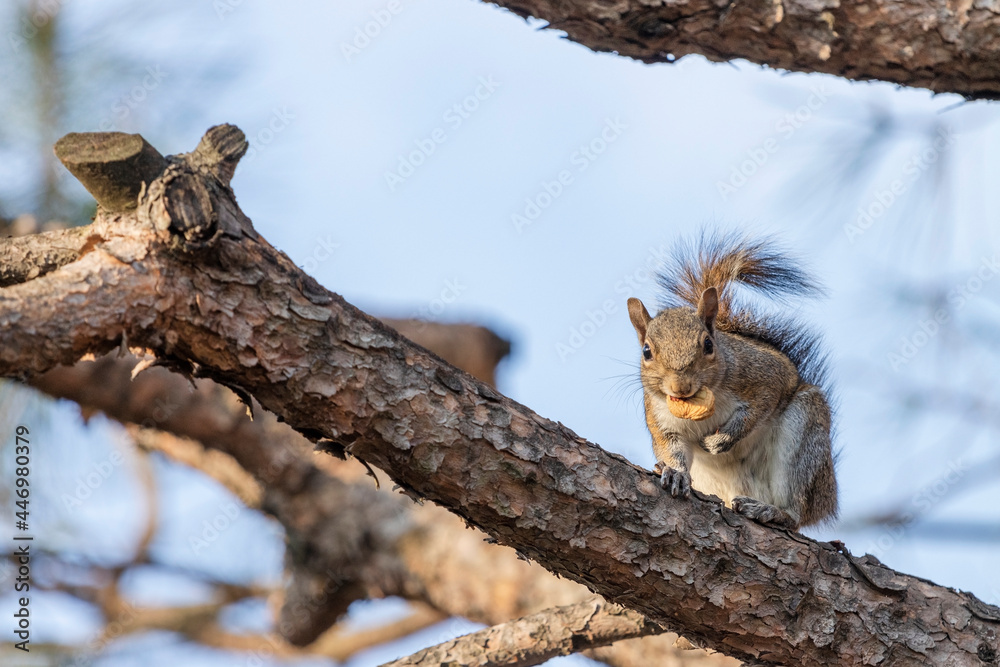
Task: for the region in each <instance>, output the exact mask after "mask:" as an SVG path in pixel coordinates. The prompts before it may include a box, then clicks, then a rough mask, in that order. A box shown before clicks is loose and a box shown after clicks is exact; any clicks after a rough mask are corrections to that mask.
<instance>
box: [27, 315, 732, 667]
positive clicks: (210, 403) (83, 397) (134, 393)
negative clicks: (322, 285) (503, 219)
mask: <svg viewBox="0 0 1000 667" xmlns="http://www.w3.org/2000/svg"><path fill="white" fill-rule="evenodd" d="M390 321H391V322H392V323H393V327H394V328H397V327H399V326H400V321H398V320H390ZM400 328H408V329H409V331H410V334H411V335H413V336H415V337H416V338H417V340H418V341H421V342H425V343H427V344H428V345H427V346H428V347H431V348H433V349H434V350H435V351H436V352H438V353H439V354H440V355H441V356H442V357H444V358H458V359H465V360H468V359H469V358H470V357H474V356H482V355H485V356H486V357H489V356H490V354H491V350H496V349H497V347H498V342H497V341H496V340H494V339H492V338H491V337H490V336H485V335H483V334H482V333H480V334H479V335H478V336H476V339H478V340H479V341H480V347H481V351H480V353H479V354H476V353H473V352H472V351H471V350H468V349H466V350H465V351H464V352H459V353H458V354H456V353H455V351H454V350H452V349H450V345H447V346H445V347H442V346H441V345H442V342H443V341H451V339H452V337H451V336H450V335H447V334H445V333H444V332H441V331H439V330H438V329H439V328H440V327H437V326H435V325H426V326H423V327H420V328H414V327H406V326H402V327H400ZM468 346H469V340H468V339H466V340H465V341H464V342H463V345H462V347H466V348H467V347H468ZM500 347H502V345H500ZM134 365H135V360H134V359H132V358H131V357H124V358H119V357H118V355H117V354H114V353H112V354H111V355H106V356H104V357H102V358H101V359H98V360H96V361H85V362H81V363H78V364H76V365H75V366H72V367H65V366H63V367H58V368H55V369H53V370H51V371H49V372H47V373H45V374H43V375H41V376H39V377H37V378H34V379H32V381H31V384H32V385H33V386H35V387H36V388H38V389H40V390H42V391H44V392H46V393H48V394H49V395H51V396H54V397H57V398H66V399H70V400H72V401H75V402H76V403H78V404H79V405H80V406H81V408H82V409H83V410H84V411H85V412H86V413H88V414H89V413H92V412H94V411H102V412H104V413H105V414H107V415H108V416H110V417H111V418H113V419H117V420H119V421H121V422H123V423H125V424H134V425H140V426H143V427H145V428H154V429H157V430H156V431H154V432H156V433H161V434H162V433H163V432H169V433H172V434H174V435H176V436H180V437H181V438H193V439H196V440H197V442H200V443H202V445H204V447H206V448H211V449H208V450H202V451H201V452H199V451H192V447H197V445H195V444H194V443H193V442H191V441H190V440H185V441H183V442H181V441H171V440H170V439H167V438H163V437H158V438H148V439H147V438H141V441H142V442H143V443H146V444H148V445H154V446H156V447H157V448H159V449H160V450H161V451H164V452H165V453H166V454H167V455H169V456H171V457H172V458H175V459H177V460H180V461H182V462H185V463H187V464H188V465H195V466H197V467H199V468H201V469H202V470H203V471H205V472H206V473H207V474H210V475H212V476H213V477H215V478H216V479H217V480H218V481H220V482H221V483H223V484H224V485H225V486H227V487H228V488H230V489H231V490H232V491H233V493H235V494H236V495H238V496H239V497H240V498H241V499H243V501H244V502H245V503H247V504H248V505H249V506H251V507H256V508H261V509H265V510H266V511H268V512H269V513H271V514H272V516H274V517H275V518H276V519H278V521H280V522H281V523H282V525H284V526H285V528H286V530H287V531H288V535H289V540H290V541H291V542H293V543H295V544H296V545H298V549H296V550H295V551H294V552H293V555H294V554H295V553H302V552H306V553H310V554H312V557H311V558H310V559H309V561H308V562H306V563H301V564H299V563H291V566H292V568H293V572H294V573H295V576H296V577H299V578H306V579H309V580H313V581H315V582H317V584H318V585H319V586H320V587H321V588H322V591H323V593H324V594H325V600H324V602H323V604H317V605H315V606H316V607H317V610H316V612H317V613H314V614H312V615H310V616H309V617H308V618H302V619H301V621H300V622H296V623H292V624H289V625H282V624H279V631H282V632H284V633H285V634H286V635H287V636H289V637H290V638H291V637H293V636H297V637H299V638H300V639H301V641H300V642H299V643H303V641H307V640H309V639H310V638H312V637H315V636H317V635H318V634H319V633H320V632H322V631H324V630H325V629H326V625H325V624H324V622H328V621H329V620H330V619H331V618H332V616H333V615H334V614H335V613H336V611H335V610H337V609H343V608H344V607H346V605H347V604H349V603H350V602H351V601H353V600H354V599H357V598H359V597H360V596H362V595H363V596H369V597H370V596H380V595H396V596H401V597H405V598H409V599H414V600H419V601H423V602H426V603H428V604H430V605H432V606H433V607H434V608H435V609H438V610H440V611H442V612H445V613H447V614H449V615H453V616H462V617H465V618H468V619H470V620H473V621H476V622H479V623H485V624H487V625H495V624H498V623H503V622H506V621H510V620H511V619H515V618H518V617H521V616H526V615H530V614H537V613H538V612H539V611H541V610H545V609H547V608H550V607H557V606H564V605H568V604H572V603H574V602H577V601H580V600H584V599H586V598H587V597H589V595H590V594H589V591H587V589H585V588H584V587H582V586H580V585H579V584H575V583H573V582H571V581H568V580H566V579H559V578H556V577H553V576H552V575H550V574H549V573H548V572H546V571H545V570H543V569H542V568H540V567H538V566H537V565H534V564H532V563H529V562H526V561H523V560H520V559H518V558H517V557H516V556H515V554H514V553H513V552H512V551H511V550H510V549H506V548H500V547H497V546H494V545H491V544H487V543H485V542H484V541H483V539H482V538H483V535H482V533H480V532H479V531H478V530H476V531H472V530H469V529H467V528H466V527H465V526H464V525H463V524H462V522H461V521H460V520H459V519H458V518H457V517H455V516H454V515H452V514H450V513H448V512H447V511H445V510H443V509H441V508H440V507H437V506H436V505H432V504H429V503H424V504H422V505H417V504H415V503H413V502H411V501H410V500H408V499H405V498H401V497H400V496H399V495H398V494H396V493H393V492H391V491H390V490H389V489H387V488H386V487H385V485H383V486H382V488H381V490H376V489H374V488H373V484H372V482H371V480H370V479H369V478H367V477H366V476H365V472H364V469H363V468H362V467H361V466H359V465H357V464H356V463H354V462H352V461H339V460H337V459H334V458H332V457H328V456H323V457H320V458H318V459H317V458H315V455H314V454H313V452H312V446H311V444H310V443H309V442H308V441H307V440H305V439H304V438H302V436H300V435H299V434H297V433H295V432H294V431H293V430H292V429H291V428H289V427H288V426H287V425H285V424H279V423H277V422H276V421H275V419H274V417H273V415H271V413H268V412H259V411H258V414H257V415H256V417H255V419H253V420H252V421H251V420H250V419H249V418H248V416H247V414H246V410H245V407H244V406H243V405H242V404H241V403H239V401H238V399H237V398H236V397H235V396H234V395H233V394H232V393H231V392H229V391H227V390H225V389H224V388H222V387H220V386H218V385H215V384H213V383H211V382H210V381H208V380H198V381H196V387H194V388H192V386H191V384H190V383H189V382H188V381H187V380H185V379H184V378H182V377H181V376H180V375H177V374H173V373H169V372H167V371H165V370H164V369H162V368H153V369H150V370H147V371H143V372H141V373H140V374H139V375H138V376H136V378H135V379H134V380H132V379H131V377H132V371H133V366H134ZM479 365H480V364H474V367H475V366H479ZM480 370H482V369H480ZM486 375H488V376H489V375H492V373H487V374H486ZM185 442H186V443H188V444H187V446H185V444H184V443H185ZM211 453H215V454H218V455H219V456H217V457H211V456H206V454H211ZM220 457H222V458H220ZM314 462H315V464H316V466H315V467H317V468H318V470H315V471H314V472H312V473H310V475H314V476H316V478H317V479H316V480H315V481H314V482H313V483H312V484H311V485H310V487H309V488H308V489H306V490H304V491H303V490H302V489H301V488H299V487H298V486H297V485H296V486H291V487H286V486H285V485H284V484H285V482H286V481H289V480H293V479H296V478H297V477H299V476H292V475H287V474H283V472H282V471H283V470H285V469H289V468H300V467H306V468H310V469H312V468H313V467H314V465H313V464H314ZM241 464H242V465H241ZM234 466H235V469H234ZM244 466H245V467H244ZM247 468H248V469H249V472H243V471H244V470H245V469H247ZM250 473H252V474H253V478H252V479H248V477H249V474H250ZM381 475H382V474H381V473H380V476H381ZM326 476H332V477H335V478H336V479H334V480H325V479H323V478H324V477H326ZM383 479H384V477H383ZM344 484H347V485H349V487H350V490H349V491H348V490H340V491H338V489H343V488H344ZM265 489H266V496H267V497H268V498H269V500H268V502H266V503H265V502H264V497H265V492H264V490H265ZM295 496H299V497H301V498H302V499H303V501H302V502H291V500H290V499H291V498H293V497H295ZM345 500H346V501H351V502H354V503H355V504H354V505H345V504H343V503H344V502H345ZM378 517H392V519H391V521H388V522H387V521H378V520H371V519H373V518H374V519H377V518H378ZM345 546H346V547H348V548H345ZM358 563H376V564H377V567H375V568H371V567H369V568H359V567H358V566H357V564H358ZM329 572H335V573H338V575H339V579H340V581H339V582H337V581H330V577H329V575H328V573H329ZM482 572H489V573H490V576H489V577H483V576H481V573H482ZM351 577H360V578H358V579H351ZM345 583H347V584H348V585H344V584H345ZM293 591H294V589H293ZM302 604H306V605H308V604H310V600H309V599H306V600H302V599H296V598H295V597H294V595H293V594H291V595H290V594H286V595H285V599H284V605H287V606H291V607H292V608H295V607H296V606H298V605H302ZM328 609H332V610H334V611H333V612H332V613H331V612H330V611H328ZM299 616H300V615H299V614H294V613H288V612H286V613H284V617H285V618H292V619H298V618H299ZM632 627H634V624H631V623H623V624H621V625H620V626H619V629H621V630H622V632H621V634H620V635H618V636H631V633H632ZM675 641H676V635H673V634H670V635H663V636H658V637H645V638H643V639H638V640H626V641H618V642H616V643H615V644H614V645H613V646H608V647H603V648H596V649H593V650H591V651H589V652H587V654H588V655H590V656H591V657H594V658H595V659H598V660H601V661H603V662H606V663H608V664H610V665H612V666H615V667H632V666H634V665H648V664H652V663H654V662H655V663H656V664H658V665H661V666H662V667H695V665H699V666H701V667H724V666H730V665H731V664H732V662H733V661H732V660H731V659H728V658H724V657H723V656H719V655H706V654H704V653H702V652H700V651H683V650H678V649H676V648H675V647H674V646H673V644H674V642H675ZM581 643H582V642H581ZM313 647H314V645H310V649H312V648H313ZM320 652H322V653H324V654H326V651H320Z"/></svg>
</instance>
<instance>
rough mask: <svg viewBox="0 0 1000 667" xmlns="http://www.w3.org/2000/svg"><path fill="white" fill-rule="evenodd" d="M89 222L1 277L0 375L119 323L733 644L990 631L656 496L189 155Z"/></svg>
mask: <svg viewBox="0 0 1000 667" xmlns="http://www.w3.org/2000/svg"><path fill="white" fill-rule="evenodd" d="M232 131H234V132H238V130H235V128H232ZM196 152H197V151H196ZM92 228H93V229H94V231H95V232H96V233H98V234H99V235H100V236H101V238H102V239H104V241H102V242H101V243H99V244H97V248H98V250H99V252H91V253H88V254H86V255H84V256H83V257H81V259H80V260H79V261H77V262H74V263H71V264H68V265H66V266H64V267H61V268H60V269H58V270H56V271H54V272H52V273H49V274H47V275H45V276H42V277H40V278H36V279H34V280H30V281H28V282H25V283H21V284H17V285H13V286H10V287H7V288H4V289H2V290H0V331H3V334H2V336H3V346H2V347H0V374H3V375H8V376H10V375H21V374H25V373H28V374H35V373H40V372H43V371H45V370H48V369H50V368H52V367H53V366H55V365H56V364H58V363H71V362H73V361H75V360H76V359H77V358H79V357H80V356H81V355H82V354H84V353H87V352H93V353H99V352H106V351H108V350H109V349H111V348H112V347H113V346H115V345H116V344H117V343H118V342H119V341H120V340H121V339H122V336H123V335H124V336H126V337H127V340H128V342H129V344H130V345H134V346H136V345H137V346H142V347H145V348H149V349H151V350H153V351H154V352H155V353H156V354H157V355H158V356H160V357H161V358H163V359H164V360H167V361H169V362H170V363H172V364H174V366H175V367H176V368H178V369H180V370H186V371H187V372H189V373H191V374H194V375H199V376H206V377H211V378H213V379H216V380H219V381H221V382H222V383H224V384H226V385H231V386H238V387H241V388H242V389H243V390H244V391H247V392H249V393H251V394H252V395H253V396H254V397H256V398H257V399H258V400H259V402H260V403H261V405H263V406H264V407H266V408H267V409H269V410H271V411H272V412H274V413H276V414H278V415H280V416H281V418H282V419H284V420H285V421H287V422H288V424H289V425H291V426H292V427H293V428H295V429H297V430H299V431H300V432H301V433H303V434H305V435H306V436H307V437H309V438H310V439H313V440H318V439H320V438H329V439H332V440H335V441H337V442H339V443H340V444H342V445H343V446H344V447H345V448H347V449H348V450H349V451H350V452H351V453H353V454H355V455H356V456H358V457H359V458H362V459H364V460H367V461H369V462H371V463H373V464H375V465H377V466H379V467H380V468H382V469H383V470H384V471H385V472H386V473H387V474H388V475H389V476H390V477H391V478H392V479H393V480H394V481H395V482H396V483H397V484H399V485H401V486H403V487H404V488H406V489H408V490H409V491H410V492H411V493H413V494H415V495H417V496H421V497H425V498H428V499H431V500H433V501H435V502H437V503H439V504H441V505H444V506H445V507H447V508H448V509H450V510H452V511H453V512H455V513H456V514H458V515H460V516H462V517H463V518H464V519H466V520H467V521H468V522H470V523H472V524H474V525H476V526H479V527H481V528H482V529H483V530H484V531H486V532H487V533H489V534H490V535H491V536H493V537H494V538H495V539H497V540H498V541H500V542H501V543H504V544H508V545H510V546H512V547H514V548H515V549H517V550H518V551H519V552H520V553H522V554H524V555H525V556H526V557H529V558H531V559H533V560H536V561H537V562H539V563H540V564H542V565H543V566H544V567H546V568H547V569H549V570H550V571H552V572H554V573H556V574H559V575H560V576H564V577H566V578H568V579H571V580H574V581H577V582H580V583H584V584H585V585H587V586H588V587H589V588H590V589H591V590H593V591H595V592H597V593H600V594H602V595H604V597H605V598H606V599H608V600H609V601H611V602H616V603H619V604H621V605H623V606H625V607H628V608H630V609H633V610H635V611H638V612H640V613H641V614H643V615H645V616H646V617H647V618H648V619H649V620H650V621H651V622H653V623H656V624H658V625H661V626H663V627H667V628H670V629H672V630H676V631H678V632H680V633H681V634H683V635H684V636H685V637H686V638H688V639H689V640H691V641H692V642H693V643H695V644H696V645H704V646H709V647H712V648H715V649H717V650H720V651H722V652H725V653H728V654H730V655H733V656H735V657H738V658H741V659H744V660H749V661H757V662H769V663H777V664H781V663H785V664H797V665H803V666H812V665H825V664H830V663H831V662H835V663H837V664H844V665H854V664H857V665H861V664H880V663H882V664H893V665H909V664H913V665H917V664H926V663H927V662H928V661H931V662H938V663H940V664H954V665H979V664H980V663H981V662H982V661H983V660H985V659H986V658H989V659H995V656H996V655H997V653H998V652H1000V647H998V645H997V631H998V629H1000V610H997V609H996V608H993V607H989V606H988V605H985V604H983V603H982V602H980V601H978V600H976V599H975V598H974V597H973V596H971V595H968V594H965V593H960V592H958V591H954V590H951V589H947V588H943V587H940V586H937V585H935V584H933V583H931V582H928V581H925V580H922V579H918V578H916V577H910V576H907V575H903V574H899V573H896V572H894V571H892V570H890V569H888V568H885V567H883V566H881V564H879V563H878V562H877V561H875V560H874V559H871V558H865V559H858V558H854V557H852V556H850V555H849V554H848V553H846V551H845V550H844V549H843V548H842V547H841V546H839V545H835V544H823V543H817V542H815V541H812V540H809V539H806V538H804V537H802V536H800V535H797V534H794V533H786V532H782V531H778V530H774V529H769V528H765V527H763V526H759V525H757V524H754V523H752V522H749V521H747V520H745V519H743V518H741V517H739V516H737V515H736V514H734V513H733V512H731V511H729V510H728V509H726V508H724V507H722V506H721V505H720V504H719V503H718V502H717V501H716V500H715V499H713V498H705V497H695V498H694V499H693V500H682V499H675V498H672V497H670V495H669V494H665V493H663V492H662V490H661V489H660V488H659V485H658V484H657V480H656V478H655V477H654V476H653V475H652V473H650V472H649V471H645V470H642V469H640V468H638V467H637V466H634V465H632V464H631V463H629V462H628V461H626V460H625V459H623V458H622V457H620V456H617V455H614V454H609V453H608V452H605V451H604V450H602V449H601V448H600V447H598V446H597V445H594V444H592V443H589V442H587V441H586V440H584V439H582V438H580V437H578V436H577V435H576V434H574V433H573V432H572V431H570V430H569V429H567V428H566V427H564V426H562V425H561V424H557V423H554V422H551V421H549V420H547V419H544V418H543V417H540V416H539V415H537V414H535V413H534V412H532V411H531V410H529V409H528V408H526V407H524V406H522V405H520V404H518V403H515V402H514V401H511V400H510V399H507V398H505V397H503V396H501V395H499V394H498V393H497V392H496V391H495V390H493V389H492V388H490V387H489V386H488V385H486V384H484V383H482V382H479V381H477V380H475V379H474V378H472V377H471V376H468V375H466V374H465V373H463V372H461V371H459V370H457V369H455V368H453V367H451V366H449V365H448V364H446V363H445V362H443V361H441V360H440V359H439V358H438V357H436V356H434V355H433V354H431V353H429V352H427V351H426V350H424V349H422V348H420V347H418V346H416V345H414V344H413V343H411V342H409V341H407V340H406V339H403V338H401V337H400V336H399V335H398V334H396V333H395V332H393V331H392V330H390V329H388V328H387V327H386V326H385V325H383V324H382V323H380V322H379V321H377V320H375V319H373V318H371V317H370V316H368V315H366V314H364V313H362V312H360V311H358V310H357V309H356V308H353V307H352V306H350V305H349V304H347V303H346V302H345V301H344V300H343V299H342V298H340V297H339V296H337V295H336V294H332V293H330V292H327V291H326V290H324V289H323V288H322V287H320V286H319V285H318V284H317V283H316V282H315V281H314V280H312V279H311V278H309V277H308V276H306V275H305V274H303V273H302V272H301V271H300V270H299V269H298V268H297V267H296V266H295V265H294V264H293V263H292V262H291V261H290V260H289V259H288V258H287V257H286V256H285V255H283V254H282V253H280V252H278V251H276V250H275V249H274V248H272V247H271V246H270V245H269V244H268V243H267V242H266V241H265V240H264V239H262V238H260V237H259V236H258V235H257V234H256V232H255V231H254V230H253V228H252V225H251V224H250V221H249V220H248V219H247V218H246V217H245V216H244V215H243V214H242V213H241V212H240V211H239V208H238V206H237V205H236V203H235V198H234V197H233V195H232V192H231V190H229V188H228V185H227V184H226V183H224V182H222V181H221V180H219V177H218V176H217V175H214V174H213V173H212V172H211V171H210V170H206V169H204V168H203V167H201V166H198V165H196V164H193V163H192V162H191V161H189V160H187V159H185V158H175V159H174V160H173V161H171V162H170V165H169V166H168V167H167V169H166V170H165V171H164V172H163V174H162V175H161V176H160V177H158V178H157V179H156V180H155V181H154V182H153V183H152V184H151V185H150V187H149V188H148V189H147V190H145V192H144V194H143V196H142V197H141V198H140V201H139V206H138V208H137V209H136V211H135V212H131V213H125V212H121V213H114V214H112V213H107V212H105V211H103V210H100V211H99V212H98V216H97V218H96V219H95V222H94V224H93V225H92ZM29 306H30V307H29ZM81 312H85V313H86V316H84V317H82V316H81ZM40 340H41V341H42V342H41V344H39V341H40ZM984 656H985V657H984Z"/></svg>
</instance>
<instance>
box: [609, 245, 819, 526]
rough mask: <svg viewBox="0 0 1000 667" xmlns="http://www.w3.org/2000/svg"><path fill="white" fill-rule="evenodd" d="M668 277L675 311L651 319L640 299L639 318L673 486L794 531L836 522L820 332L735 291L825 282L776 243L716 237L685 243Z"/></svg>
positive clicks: (669, 306)
mask: <svg viewBox="0 0 1000 667" xmlns="http://www.w3.org/2000/svg"><path fill="white" fill-rule="evenodd" d="M659 282H660V285H661V286H662V287H663V288H664V291H665V293H666V303H665V305H666V308H665V309H664V310H662V311H661V312H660V313H659V314H657V315H656V317H650V315H649V312H648V311H647V310H646V307H645V306H644V305H643V304H642V302H641V301H639V299H635V298H631V299H629V300H628V313H629V318H630V319H631V321H632V326H634V327H635V330H636V333H637V334H638V335H639V345H641V346H642V359H641V361H640V362H639V363H640V377H641V379H642V386H643V394H644V403H645V412H646V424H647V426H648V427H649V431H650V433H651V434H652V437H653V453H654V454H655V455H656V459H657V472H658V473H660V474H661V478H660V479H661V484H662V485H663V488H665V489H667V490H669V491H670V493H671V494H672V495H673V496H675V497H677V496H681V497H688V496H689V495H690V493H691V488H692V487H694V488H695V489H697V490H698V491H701V492H703V493H710V494H714V495H716V496H719V497H720V498H722V500H723V501H724V502H725V503H726V505H728V506H730V507H732V509H734V510H735V511H737V512H739V513H740V514H743V515H745V516H747V517H749V518H751V519H754V520H756V521H759V522H761V523H766V524H772V525H777V526H781V527H784V528H789V529H797V528H799V527H800V526H808V525H810V524H815V523H818V522H820V521H823V520H826V519H832V518H834V517H836V515H837V482H836V479H835V477H834V456H833V451H832V447H831V439H830V426H831V410H830V406H829V403H828V400H827V391H826V390H824V388H823V387H824V384H825V382H824V377H823V376H824V368H823V367H824V359H823V356H822V354H821V352H820V350H819V345H818V339H817V337H816V336H815V335H813V334H812V333H810V332H809V331H808V330H807V329H805V328H804V327H803V326H802V325H801V324H800V323H799V322H797V321H795V320H794V319H790V318H786V317H781V316H777V315H768V314H764V313H762V312H760V311H759V309H757V312H755V310H754V309H751V308H749V307H746V306H742V305H740V304H739V303H738V302H737V301H736V300H735V297H734V295H733V288H734V287H735V284H736V283H738V284H741V285H744V286H746V287H749V288H752V289H754V290H757V291H759V292H760V293H761V294H763V295H765V296H768V297H770V298H772V299H775V300H777V301H779V302H780V301H781V300H782V299H783V298H785V297H789V296H814V295H817V294H819V293H821V289H820V288H819V287H818V285H817V284H816V283H814V282H813V281H812V279H811V278H809V276H808V275H807V274H806V273H805V272H804V271H803V270H802V269H801V268H800V267H799V265H798V264H796V263H795V262H794V261H793V260H792V259H790V258H789V257H788V256H787V255H785V254H783V253H782V252H781V251H780V249H778V247H777V246H776V245H775V244H774V243H773V242H771V241H768V240H762V241H756V240H750V239H748V238H746V237H743V236H739V235H735V234H727V235H723V234H707V233H703V234H702V236H701V239H700V241H699V242H698V243H697V244H695V245H694V246H692V245H690V244H682V245H681V246H680V247H679V248H678V250H677V251H676V252H675V255H674V260H673V263H672V264H671V265H669V266H668V267H667V268H666V269H665V270H664V271H663V272H662V273H660V275H659ZM678 415H681V416H678Z"/></svg>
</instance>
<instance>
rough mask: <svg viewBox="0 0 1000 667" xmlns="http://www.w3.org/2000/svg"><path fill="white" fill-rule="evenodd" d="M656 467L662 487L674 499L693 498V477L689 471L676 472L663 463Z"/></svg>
mask: <svg viewBox="0 0 1000 667" xmlns="http://www.w3.org/2000/svg"><path fill="white" fill-rule="evenodd" d="M656 467H657V468H658V470H657V472H659V473H660V486H662V487H663V488H664V489H666V490H667V491H670V495H672V496H673V497H674V498H677V497H678V496H680V497H681V498H690V497H691V475H690V474H689V473H688V472H687V471H684V470H676V469H674V468H671V467H670V466H668V465H665V464H663V463H657V464H656Z"/></svg>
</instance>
